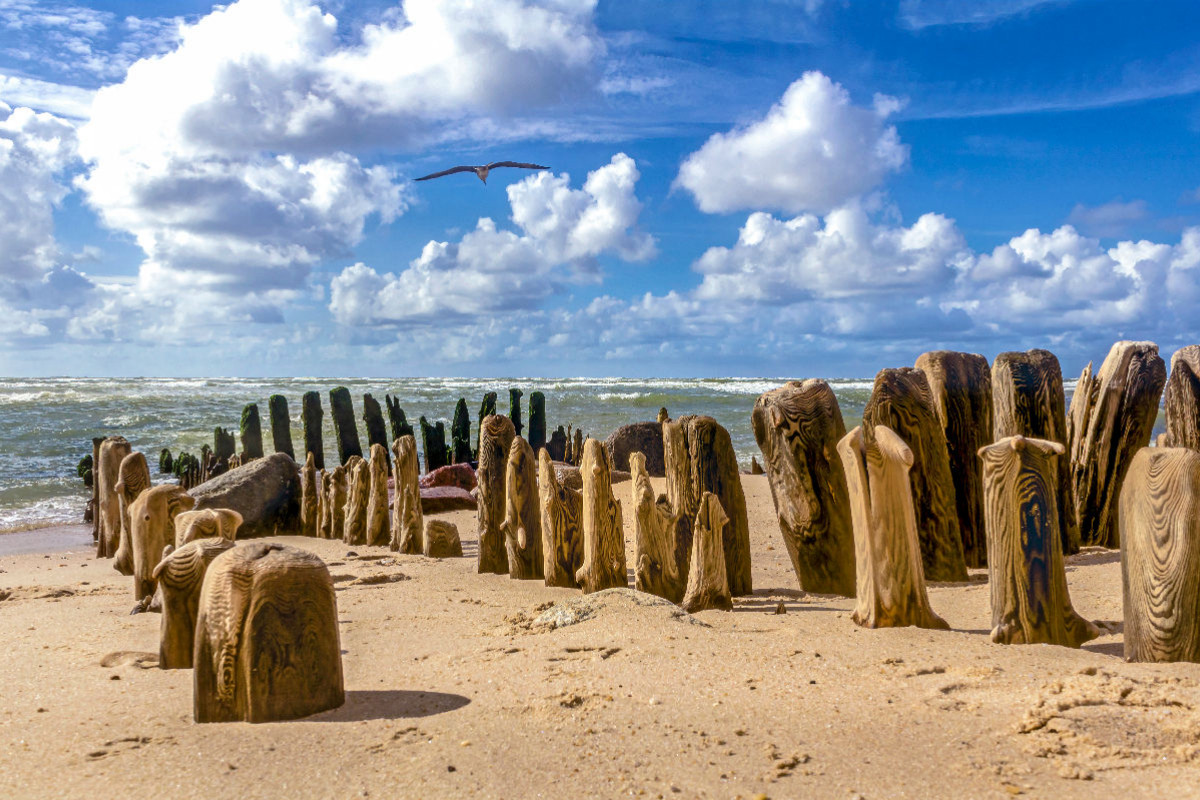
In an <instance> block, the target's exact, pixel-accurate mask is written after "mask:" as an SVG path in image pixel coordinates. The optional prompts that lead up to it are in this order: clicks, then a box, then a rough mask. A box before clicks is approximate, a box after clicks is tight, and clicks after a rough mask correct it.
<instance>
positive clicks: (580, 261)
mask: <svg viewBox="0 0 1200 800" xmlns="http://www.w3.org/2000/svg"><path fill="white" fill-rule="evenodd" d="M638 177H639V174H638V170H637V165H636V164H635V163H634V161H633V159H631V158H630V157H629V156H627V155H625V154H624V153H618V154H616V155H615V156H613V157H612V160H611V161H610V162H609V163H608V164H606V165H605V166H603V167H600V168H599V169H596V170H594V171H592V172H590V173H588V177H587V180H586V181H585V182H584V184H583V188H582V189H572V188H570V176H568V175H566V174H561V175H552V174H550V173H548V172H539V173H537V174H535V175H530V176H529V177H527V178H525V179H524V180H522V181H519V182H518V183H515V184H512V185H511V186H509V187H508V200H509V204H510V205H511V207H512V219H513V222H514V224H515V225H516V226H517V227H518V228H519V229H520V231H521V232H520V233H517V232H515V231H507V230H501V229H498V228H497V227H496V224H495V222H493V221H492V220H491V219H487V218H483V219H480V220H479V222H478V224H477V226H476V228H475V230H473V231H470V232H469V233H467V234H466V235H464V236H463V237H462V238H461V239H460V240H459V241H457V242H437V241H431V242H429V243H428V244H426V245H425V247H424V248H423V249H422V251H421V255H420V256H419V257H418V258H416V259H414V260H413V261H412V262H411V263H410V264H409V265H408V267H407V268H406V269H404V270H403V271H401V272H400V273H398V274H383V275H381V274H379V273H377V272H376V271H375V270H374V269H372V268H371V267H368V266H366V265H364V264H361V263H360V264H355V265H354V266H351V267H347V268H346V269H344V270H343V271H342V272H341V274H339V275H338V276H336V277H335V278H334V279H333V282H332V284H331V287H330V303H329V309H330V311H331V312H332V313H333V317H334V319H335V320H336V321H338V322H339V323H341V324H343V325H353V326H364V325H378V324H392V325H419V324H425V323H433V322H442V323H452V324H456V325H457V324H459V323H461V322H463V321H470V320H475V319H476V318H477V317H479V316H480V315H488V316H495V315H504V314H510V313H512V312H528V311H530V310H532V309H536V308H538V307H539V306H540V305H541V303H542V302H543V301H544V300H545V299H546V298H548V297H550V296H551V295H553V294H555V293H557V292H558V291H560V290H561V289H562V288H563V287H564V286H566V285H568V284H572V283H581V282H593V281H595V280H597V279H598V270H599V266H598V262H597V259H598V258H599V257H600V256H602V255H605V254H609V253H611V254H614V255H616V256H618V257H620V258H622V259H624V260H626V261H643V260H646V259H648V258H651V257H652V256H653V255H654V254H655V244H654V240H653V238H652V237H650V236H649V235H648V234H646V233H645V232H643V231H640V230H638V229H637V221H638V215H639V213H640V211H641V203H640V202H639V201H638V199H637V197H636V195H635V189H636V184H637V180H638Z"/></svg>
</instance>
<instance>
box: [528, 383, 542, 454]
mask: <svg viewBox="0 0 1200 800" xmlns="http://www.w3.org/2000/svg"><path fill="white" fill-rule="evenodd" d="M529 446H530V447H532V448H533V452H535V453H538V452H541V450H542V448H544V447H545V446H546V395H544V394H542V393H541V392H534V393H533V394H531V395H529Z"/></svg>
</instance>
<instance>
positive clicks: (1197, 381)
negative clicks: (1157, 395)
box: [1163, 344, 1200, 450]
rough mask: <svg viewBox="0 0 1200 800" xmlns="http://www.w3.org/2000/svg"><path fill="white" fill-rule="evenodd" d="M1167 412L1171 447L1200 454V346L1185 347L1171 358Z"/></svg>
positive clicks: (1168, 440)
mask: <svg viewBox="0 0 1200 800" xmlns="http://www.w3.org/2000/svg"><path fill="white" fill-rule="evenodd" d="M1163 405H1164V406H1165V407H1166V411H1167V432H1166V438H1165V439H1164V443H1165V444H1166V446H1167V447H1190V448H1191V449H1192V450H1200V345H1198V344H1189V345H1188V346H1187V347H1181V348H1179V349H1178V350H1176V351H1175V355H1173V356H1171V375H1170V377H1169V378H1167V390H1166V394H1165V396H1164V397H1163Z"/></svg>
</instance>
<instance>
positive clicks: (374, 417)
mask: <svg viewBox="0 0 1200 800" xmlns="http://www.w3.org/2000/svg"><path fill="white" fill-rule="evenodd" d="M363 422H364V423H366V426H367V452H368V453H369V452H370V449H371V445H373V444H377V445H379V446H380V447H381V448H383V462H384V465H385V466H386V467H387V469H388V471H389V472H390V471H391V468H392V461H391V459H390V458H389V457H388V438H387V426H386V425H384V424H383V409H382V408H380V407H379V401H378V400H376V399H375V398H374V397H372V396H371V394H370V393H369V392H368V393H367V394H364V395H363Z"/></svg>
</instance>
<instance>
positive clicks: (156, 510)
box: [129, 484, 196, 600]
mask: <svg viewBox="0 0 1200 800" xmlns="http://www.w3.org/2000/svg"><path fill="white" fill-rule="evenodd" d="M195 504H196V501H195V500H194V499H192V497H191V495H189V494H188V493H187V492H185V491H184V490H183V487H181V486H173V485H171V484H163V485H161V486H154V487H152V488H150V489H147V490H146V491H144V492H142V493H141V494H140V495H138V498H137V499H136V500H134V501H133V502H132V503H131V504H130V506H129V543H130V546H131V547H132V549H133V599H134V600H143V599H145V598H146V597H148V596H149V595H152V594H154V568H155V567H156V566H158V562H159V561H161V560H162V553H163V548H165V547H166V546H167V545H169V544H171V543H172V542H174V540H175V517H176V516H178V515H179V514H180V513H182V512H184V511H189V510H191V508H192V506H194V505H195Z"/></svg>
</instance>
